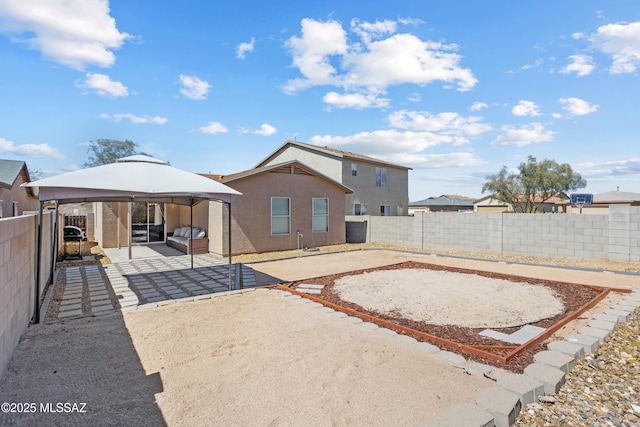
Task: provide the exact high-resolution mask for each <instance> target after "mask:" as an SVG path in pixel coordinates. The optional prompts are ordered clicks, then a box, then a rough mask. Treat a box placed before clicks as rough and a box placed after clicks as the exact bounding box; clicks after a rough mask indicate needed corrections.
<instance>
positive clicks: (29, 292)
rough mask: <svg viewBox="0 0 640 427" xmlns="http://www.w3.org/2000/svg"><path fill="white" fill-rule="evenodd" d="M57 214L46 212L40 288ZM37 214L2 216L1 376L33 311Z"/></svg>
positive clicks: (45, 279) (49, 260) (48, 263)
mask: <svg viewBox="0 0 640 427" xmlns="http://www.w3.org/2000/svg"><path fill="white" fill-rule="evenodd" d="M53 218H54V215H53V214H50V213H45V214H44V215H43V221H42V224H43V233H42V235H43V241H42V243H43V244H42V248H43V252H42V253H43V256H42V264H41V267H40V290H41V293H42V292H43V291H44V289H45V285H46V283H47V282H48V280H49V278H50V275H51V265H52V261H53V259H52V248H51V242H52V239H51V237H52V232H53ZM37 221H38V217H37V215H24V216H19V217H11V218H3V219H0V377H1V376H2V374H3V373H4V370H5V369H6V367H7V364H8V363H9V360H10V359H11V354H12V353H13V350H14V349H15V348H16V346H17V345H18V341H19V340H20V337H21V336H22V334H23V333H24V331H25V330H26V329H27V326H28V325H29V322H30V320H31V318H32V316H33V313H34V305H35V280H36V249H37V232H36V230H37V229H38V228H37V225H38V222H37Z"/></svg>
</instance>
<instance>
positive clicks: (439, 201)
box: [409, 194, 476, 214]
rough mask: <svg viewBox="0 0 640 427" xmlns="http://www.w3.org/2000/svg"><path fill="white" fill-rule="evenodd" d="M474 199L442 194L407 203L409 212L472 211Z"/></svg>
mask: <svg viewBox="0 0 640 427" xmlns="http://www.w3.org/2000/svg"><path fill="white" fill-rule="evenodd" d="M475 200H476V199H474V198H472V197H466V196H458V195H455V194H454V195H451V194H443V195H441V196H438V197H429V198H427V199H424V200H419V201H417V202H411V203H409V214H412V213H415V212H473V202H474V201H475Z"/></svg>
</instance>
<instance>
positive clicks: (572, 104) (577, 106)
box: [558, 98, 600, 116]
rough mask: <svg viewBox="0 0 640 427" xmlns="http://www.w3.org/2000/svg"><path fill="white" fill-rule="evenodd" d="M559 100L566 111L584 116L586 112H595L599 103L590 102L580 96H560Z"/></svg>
mask: <svg viewBox="0 0 640 427" xmlns="http://www.w3.org/2000/svg"><path fill="white" fill-rule="evenodd" d="M558 102H559V103H560V104H561V105H562V108H564V109H565V110H566V111H568V112H569V113H570V114H571V115H573V116H584V115H586V114H590V113H595V112H596V111H597V110H598V108H599V107H600V106H599V105H595V104H589V103H588V102H587V101H585V100H583V99H580V98H560V99H559V100H558Z"/></svg>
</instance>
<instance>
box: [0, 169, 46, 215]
mask: <svg viewBox="0 0 640 427" xmlns="http://www.w3.org/2000/svg"><path fill="white" fill-rule="evenodd" d="M26 182H31V178H30V176H29V170H28V169H27V164H26V163H25V162H23V161H21V160H0V218H8V217H11V216H19V215H22V213H23V212H25V211H37V210H38V198H37V197H36V196H35V195H34V193H33V188H30V187H20V185H22V184H24V183H26Z"/></svg>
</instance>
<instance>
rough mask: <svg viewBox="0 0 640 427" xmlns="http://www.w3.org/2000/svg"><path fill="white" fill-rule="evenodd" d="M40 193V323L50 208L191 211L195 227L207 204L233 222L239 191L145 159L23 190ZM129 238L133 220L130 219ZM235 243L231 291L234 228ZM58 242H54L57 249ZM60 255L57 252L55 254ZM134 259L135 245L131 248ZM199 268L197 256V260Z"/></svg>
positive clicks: (82, 171)
mask: <svg viewBox="0 0 640 427" xmlns="http://www.w3.org/2000/svg"><path fill="white" fill-rule="evenodd" d="M23 186H27V187H37V188H38V199H39V201H40V204H39V210H38V230H37V233H38V236H37V239H38V247H37V255H36V257H37V259H36V285H35V291H36V292H35V310H36V312H35V318H36V323H37V322H39V317H40V307H39V305H40V266H41V258H42V214H43V207H44V202H46V201H55V202H56V227H57V217H58V216H57V208H58V205H60V204H66V203H78V202H133V201H136V202H161V203H174V204H178V205H183V206H189V207H190V210H191V212H190V216H191V225H192V224H193V206H195V205H197V204H198V203H200V202H202V201H204V200H218V201H220V202H222V203H225V204H226V205H227V209H228V210H229V215H228V216H229V222H231V196H232V195H241V193H239V192H238V191H236V190H234V189H232V188H230V187H228V186H226V185H224V184H222V183H220V182H217V181H214V180H211V179H208V178H205V177H203V176H200V175H197V174H195V173H191V172H187V171H184V170H181V169H178V168H175V167H172V166H171V165H170V164H169V162H166V161H163V160H159V159H155V158H153V157H149V156H145V155H134V156H129V157H123V158H121V159H118V160H117V161H116V162H115V163H110V164H107V165H102V166H95V167H90V168H86V169H80V170H77V171H73V172H68V173H64V174H60V175H56V176H52V177H49V178H44V179H40V180H38V181H33V182H29V183H26V184H23ZM129 233H131V218H130V215H129ZM228 239H229V289H231V287H232V271H231V270H232V263H231V224H229V231H228ZM56 243H57V239H54V245H55V244H56ZM53 252H54V253H55V252H56V251H55V249H54V251H53ZM129 257H131V244H129ZM191 268H193V253H192V254H191Z"/></svg>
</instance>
